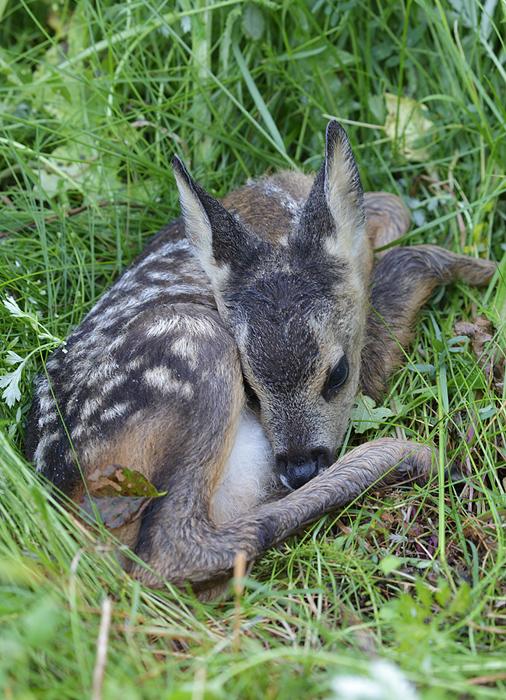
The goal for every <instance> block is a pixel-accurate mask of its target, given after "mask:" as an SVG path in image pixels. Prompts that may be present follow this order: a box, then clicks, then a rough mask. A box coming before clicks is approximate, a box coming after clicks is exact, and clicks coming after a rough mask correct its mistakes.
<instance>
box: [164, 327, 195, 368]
mask: <svg viewBox="0 0 506 700" xmlns="http://www.w3.org/2000/svg"><path fill="white" fill-rule="evenodd" d="M171 350H172V352H173V353H174V355H177V356H178V357H181V358H182V359H183V360H186V361H187V362H188V365H189V366H190V367H191V368H192V369H195V368H196V367H197V358H198V351H199V346H198V345H197V344H196V343H195V342H194V341H193V340H192V339H191V338H187V337H185V336H184V335H183V336H181V337H180V338H177V339H176V340H175V341H174V342H173V343H172V346H171Z"/></svg>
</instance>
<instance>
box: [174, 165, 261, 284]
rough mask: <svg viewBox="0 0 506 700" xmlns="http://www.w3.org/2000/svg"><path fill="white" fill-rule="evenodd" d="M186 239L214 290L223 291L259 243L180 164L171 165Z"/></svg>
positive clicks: (245, 264) (245, 263)
mask: <svg viewBox="0 0 506 700" xmlns="http://www.w3.org/2000/svg"><path fill="white" fill-rule="evenodd" d="M172 165H173V168H174V175H175V178H176V183H177V187H178V190H179V198H180V202H181V209H182V212H183V218H184V222H185V231H186V236H187V237H188V239H189V241H190V242H191V243H192V244H193V246H194V247H195V249H196V252H197V254H198V257H199V259H200V262H201V264H202V266H203V268H204V270H205V271H206V273H207V274H208V276H209V277H210V279H211V282H212V284H213V287H214V288H215V289H218V290H220V289H222V287H223V284H224V283H225V281H226V277H227V275H228V272H229V270H230V268H235V269H240V268H241V267H245V266H247V264H248V263H249V261H250V260H251V257H252V256H254V255H255V254H256V252H257V247H258V244H259V241H258V240H257V239H256V238H255V236H253V235H252V234H250V233H249V231H247V230H246V229H245V228H244V226H242V225H241V223H240V222H239V221H238V220H237V218H236V217H234V216H233V215H232V214H231V213H230V212H229V211H227V210H226V209H225V207H224V206H223V205H222V204H221V202H219V201H218V200H217V199H215V198H214V197H211V195H210V194H208V193H207V192H206V191H205V190H204V189H203V188H202V187H201V186H200V185H199V184H198V183H197V182H195V180H194V179H193V178H192V177H191V175H190V173H189V172H188V170H187V169H186V167H185V165H184V163H183V161H182V160H180V159H179V158H178V157H177V156H175V157H174V159H173V161H172Z"/></svg>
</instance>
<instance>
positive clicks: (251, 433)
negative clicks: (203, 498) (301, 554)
mask: <svg viewBox="0 0 506 700" xmlns="http://www.w3.org/2000/svg"><path fill="white" fill-rule="evenodd" d="M273 466H274V458H273V454H272V450H271V446H270V444H269V441H268V440H267V436H266V435H265V433H264V430H263V428H262V426H261V424H260V422H259V420H258V419H257V417H256V416H255V414H254V413H252V412H251V411H249V410H248V409H244V410H243V412H242V415H241V418H240V419H239V426H238V428H237V433H236V436H235V442H234V445H233V447H232V452H231V453H230V456H229V458H228V460H227V463H226V464H225V468H224V470H223V476H222V479H221V482H220V484H219V485H218V488H217V489H216V492H215V494H214V496H213V498H212V500H211V504H210V516H211V519H212V520H213V521H214V522H215V523H216V524H221V523H224V522H227V521H229V520H233V519H234V518H236V517H237V516H239V515H243V514H244V513H246V512H247V511H248V510H250V509H251V508H253V507H254V506H255V505H257V504H258V503H260V502H261V501H262V500H263V497H264V495H265V494H266V492H267V490H268V487H269V484H270V483H271V482H272V479H273V473H274V472H273Z"/></svg>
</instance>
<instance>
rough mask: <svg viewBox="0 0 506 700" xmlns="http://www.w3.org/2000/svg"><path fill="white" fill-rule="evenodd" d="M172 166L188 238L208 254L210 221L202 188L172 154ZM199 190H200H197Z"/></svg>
mask: <svg viewBox="0 0 506 700" xmlns="http://www.w3.org/2000/svg"><path fill="white" fill-rule="evenodd" d="M172 167H173V170H174V177H175V178H176V185H177V188H178V190H179V201H180V203H181V210H182V214H183V218H184V222H185V231H186V235H187V237H188V239H189V240H190V242H191V243H193V245H194V246H195V247H196V248H197V249H198V250H199V251H202V253H204V251H205V252H206V255H207V256H209V255H210V254H211V247H212V232H211V222H210V221H209V216H208V214H207V212H206V208H205V206H204V203H203V202H202V197H201V193H202V192H203V190H202V189H201V188H200V187H199V186H198V185H197V183H196V182H195V180H193V178H192V177H191V175H190V173H189V172H188V170H187V168H186V166H185V164H184V163H183V161H182V160H181V159H180V158H178V156H174V158H173V159H172ZM199 190H201V192H199Z"/></svg>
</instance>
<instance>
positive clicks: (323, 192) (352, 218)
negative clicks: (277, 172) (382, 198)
mask: <svg viewBox="0 0 506 700" xmlns="http://www.w3.org/2000/svg"><path fill="white" fill-rule="evenodd" d="M363 200H364V193H363V190H362V184H361V182H360V176H359V174H358V168H357V164H356V162H355V158H354V157H353V153H352V150H351V145H350V142H349V139H348V136H347V135H346V132H345V130H344V129H343V127H342V126H341V125H340V124H339V123H338V122H337V121H335V120H333V121H331V122H329V123H328V125H327V131H326V135H325V160H324V162H323V164H322V166H321V168H320V171H319V172H318V174H317V175H316V178H315V180H314V183H313V187H312V189H311V192H310V193H309V197H308V199H307V201H306V204H305V205H304V208H303V211H302V215H301V218H300V223H299V227H298V230H297V231H296V232H294V235H293V238H294V239H295V240H297V241H298V242H299V243H300V244H301V245H303V246H308V247H311V248H313V247H314V246H319V247H322V246H323V249H324V250H325V251H326V252H327V253H328V254H329V255H332V256H333V257H336V258H340V259H342V260H343V261H350V262H356V261H357V259H360V258H361V257H362V255H363V254H365V252H367V251H368V240H367V236H366V231H365V215H364V202H363Z"/></svg>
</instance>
